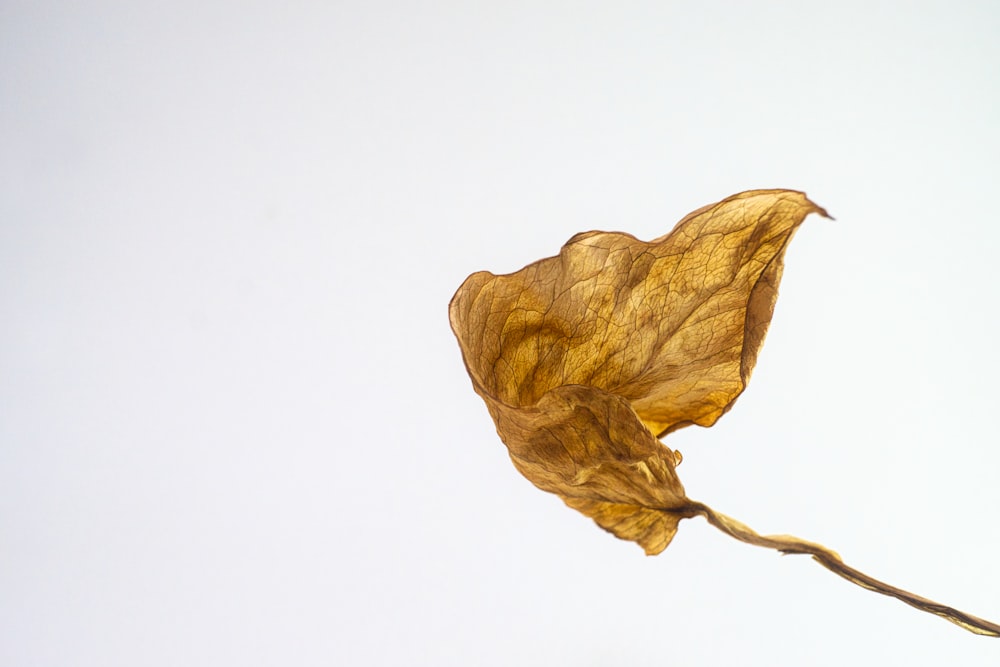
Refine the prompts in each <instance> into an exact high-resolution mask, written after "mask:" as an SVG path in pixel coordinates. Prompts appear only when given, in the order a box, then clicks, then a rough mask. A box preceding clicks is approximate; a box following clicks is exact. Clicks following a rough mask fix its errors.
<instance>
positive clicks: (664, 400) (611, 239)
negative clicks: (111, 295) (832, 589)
mask: <svg viewBox="0 0 1000 667" xmlns="http://www.w3.org/2000/svg"><path fill="white" fill-rule="evenodd" d="M810 213H818V214H820V215H823V216H827V213H826V211H824V210H823V209H822V208H820V207H819V206H817V205H816V204H814V203H813V202H811V201H809V200H808V199H807V198H806V196H805V195H804V194H803V193H801V192H795V191H791V190H753V191H749V192H744V193H741V194H737V195H734V196H732V197H729V198H727V199H724V200H723V201H721V202H719V203H717V204H713V205H711V206H707V207H705V208H703V209H700V210H698V211H695V212H694V213H692V214H690V215H688V216H687V217H685V218H684V219H683V220H681V221H680V222H679V223H678V224H677V226H676V227H675V228H674V230H673V231H672V232H670V233H669V234H667V235H666V236H663V237H660V238H658V239H655V240H653V241H650V242H644V241H639V240H638V239H636V238H635V237H633V236H630V235H628V234H622V233H607V232H587V233H584V234H578V235H576V236H574V237H573V238H572V239H570V241H569V242H568V243H567V244H566V245H565V246H563V248H562V250H561V251H560V253H559V255H558V256H556V257H549V258H546V259H543V260H540V261H537V262H535V263H533V264H530V265H528V266H526V267H525V268H523V269H521V270H520V271H517V272H515V273H511V274H507V275H500V276H497V275H494V274H492V273H488V272H485V271H483V272H479V273H475V274H473V275H471V276H469V278H468V279H466V281H465V282H464V283H463V284H462V286H461V287H460V288H459V289H458V292H456V293H455V296H454V298H453V299H452V301H451V306H450V318H451V325H452V329H453V330H454V332H455V335H456V336H457V338H458V341H459V345H460V346H461V348H462V354H463V357H464V359H465V364H466V368H467V369H468V371H469V376H470V377H471V378H472V384H473V387H474V388H475V390H476V392H477V393H478V394H479V395H480V396H481V397H482V398H483V400H484V401H485V402H486V405H487V407H488V408H489V411H490V415H491V416H492V417H493V420H494V422H495V423H496V427H497V433H498V434H499V435H500V438H501V439H502V440H503V442H504V443H505V444H506V445H507V449H508V451H509V453H510V457H511V460H512V461H513V462H514V465H515V466H516V467H517V469H518V470H519V471H520V472H521V474H523V475H524V476H525V477H527V478H528V479H529V480H530V481H531V482H532V483H533V484H535V486H537V487H539V488H540V489H543V490H545V491H548V492H550V493H554V494H557V495H558V496H560V497H561V498H562V499H563V501H564V502H565V503H566V504H567V505H569V506H570V507H572V508H574V509H576V510H578V511H580V512H582V513H583V514H585V515H587V516H589V517H591V518H592V519H593V520H594V521H596V522H597V524H598V525H599V526H601V527H602V528H604V529H605V530H608V531H610V532H611V533H613V534H615V535H616V536H618V537H620V538H622V539H626V540H631V541H634V542H637V543H638V544H639V545H640V546H642V548H643V549H644V550H645V551H646V553H647V554H657V553H660V552H661V551H663V550H664V549H665V548H666V547H667V546H668V545H669V544H670V541H671V539H673V537H674V535H675V533H676V532H677V526H678V523H679V521H680V520H681V519H683V518H686V517H693V516H704V517H705V518H706V519H708V520H709V522H711V523H712V524H713V525H715V526H716V527H718V528H719V529H720V530H722V531H723V532H726V533H727V534H729V535H731V536H733V537H735V538H736V539H739V540H742V541H744V542H748V543H750V544H755V545H758V546H764V547H769V548H772V549H778V550H780V551H784V552H786V553H807V554H810V555H812V556H813V558H815V559H816V560H817V561H819V562H820V563H821V564H823V565H824V567H827V568H828V569H830V570H831V571H833V572H835V573H837V574H838V575H840V576H842V577H844V578H845V579H848V580H849V581H852V582H853V583H856V584H858V585H860V586H863V587H865V588H869V589H870V590H874V591H876V592H879V593H883V594H885V595H891V596H893V597H897V598H899V599H900V600H903V601H904V602H906V603H907V604H911V605H913V606H915V607H917V608H920V609H923V610H924V611H929V612H931V613H935V614H938V615H940V616H942V617H944V618H946V619H948V620H949V621H952V622H954V623H957V624H959V625H961V626H962V627H965V628H966V629H968V630H971V631H973V632H978V633H981V634H991V635H994V636H996V635H997V634H998V633H1000V626H996V625H994V624H992V623H989V622H987V621H983V620H982V619H978V618H976V617H974V616H969V615H967V614H963V613H962V612H958V611H956V610H954V609H952V608H950V607H945V606H944V605H939V604H937V603H933V602H931V601H929V600H926V599H924V598H920V597H918V596H915V595H913V594H910V593H907V592H906V591H902V590H900V589H897V588H894V587H891V586H889V585H888V584H884V583H882V582H879V581H878V580H875V579H872V578H871V577H868V576H867V575H865V574H863V573H861V572H858V571H857V570H854V569H852V568H850V567H848V566H847V565H845V564H844V563H843V562H842V561H841V560H840V557H839V556H837V554H835V553H834V552H832V551H830V550H828V549H826V548H825V547H822V546H820V545H816V544H813V543H810V542H806V541H804V540H800V539H798V538H794V537H788V536H761V535H758V534H757V533H755V532H753V531H752V530H750V529H749V528H747V527H746V526H744V525H743V524H741V523H739V522H738V521H736V520H734V519H731V518H729V517H726V516H725V515H723V514H720V513H718V512H715V511H714V510H712V509H711V508H709V507H707V506H705V505H703V504H702V503H698V502H695V501H692V500H690V499H689V498H688V497H687V496H686V495H685V492H684V488H683V486H682V485H681V483H680V480H679V479H678V477H677V474H676V471H675V467H676V465H677V463H678V462H679V460H680V456H679V454H677V453H675V452H673V451H671V450H670V449H669V448H667V447H666V446H664V445H663V444H662V443H660V442H659V440H657V438H658V437H660V436H663V435H665V434H667V433H669V432H671V431H673V430H676V429H678V428H681V427H683V426H687V425H689V424H698V425H700V426H711V425H712V424H714V423H715V422H716V421H717V420H718V419H719V417H721V416H722V415H723V414H724V413H725V412H726V411H727V410H729V408H730V407H731V406H732V405H733V402H734V401H735V400H736V399H737V397H739V395H740V393H742V391H743V389H744V388H745V387H746V383H747V380H748V379H749V377H750V372H751V371H752V370H753V366H754V364H755V363H756V360H757V352H758V351H759V349H760V346H761V344H762V343H763V341H764V335H765V334H766V332H767V328H768V325H769V323H770V321H771V315H772V313H773V310H774V303H775V299H776V298H777V287H778V282H779V281H780V279H781V272H782V267H783V257H784V253H785V248H786V247H787V244H788V241H789V239H790V238H791V237H792V235H793V234H794V232H795V230H796V229H797V228H798V226H799V225H800V224H801V223H802V221H803V220H804V219H805V217H806V216H807V215H809V214H810ZM827 217H829V216H827Z"/></svg>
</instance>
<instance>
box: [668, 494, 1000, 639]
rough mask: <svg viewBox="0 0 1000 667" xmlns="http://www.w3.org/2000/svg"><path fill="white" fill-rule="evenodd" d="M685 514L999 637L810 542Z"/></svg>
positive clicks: (989, 626) (702, 511)
mask: <svg viewBox="0 0 1000 667" xmlns="http://www.w3.org/2000/svg"><path fill="white" fill-rule="evenodd" d="M683 513H684V514H685V515H687V516H703V517H705V519H706V520H707V521H708V522H709V523H710V524H712V525H713V526H715V527H716V528H718V529H719V530H721V531H722V532H724V533H726V534H727V535H729V536H730V537H734V538H736V539H737V540H739V541H740V542H745V543H747V544H752V545H754V546H758V547H766V548H768V549H775V550H777V551H780V552H782V553H785V554H808V555H810V556H812V557H813V560H815V561H816V562H818V563H819V564H820V565H822V566H823V567H825V568H826V569H828V570H830V571H831V572H833V573H834V574H836V575H838V576H840V577H843V578H844V579H847V580H848V581H850V582H852V583H854V584H857V585H858V586H861V587H862V588H867V589H868V590H870V591H874V592H876V593H881V594H882V595H888V596H890V597H894V598H896V599H897V600H900V601H902V602H905V603H906V604H908V605H910V606H911V607H915V608H917V609H919V610H920V611H925V612H928V613H931V614H934V615H935V616H940V617H941V618H943V619H945V620H946V621H951V622H952V623H954V624H955V625H958V626H961V627H963V628H965V629H966V630H968V631H969V632H974V633H976V634H977V635H986V636H989V637H1000V625H997V624H996V623H991V622H990V621H987V620H984V619H982V618H979V617H977V616H973V615H972V614H967V613H965V612H963V611H959V610H957V609H954V608H952V607H949V606H947V605H943V604H941V603H939V602H934V601H933V600H928V599H927V598H924V597H921V596H919V595H914V594H913V593H910V592H908V591H904V590H902V589H901V588H896V587H895V586H891V585H889V584H887V583H885V582H882V581H879V580H878V579H875V578H874V577H870V576H868V575H867V574H865V573H864V572H859V571H858V570H855V569H854V568H853V567H850V566H849V565H847V564H846V563H844V561H843V560H841V558H840V556H839V555H838V554H837V553H836V552H834V551H832V550H830V549H827V548H826V547H824V546H822V545H820V544H815V543H813V542H807V541H805V540H802V539H799V538H798V537H793V536H791V535H760V534H758V533H757V532H756V531H754V530H753V529H752V528H750V527H749V526H747V525H745V524H743V523H741V522H739V521H737V520H736V519H733V518H732V517H728V516H726V515H725V514H722V513H721V512H716V511H715V510H713V509H712V508H711V507H708V506H707V505H704V504H702V503H699V502H692V503H691V504H690V505H688V506H687V507H685V508H684V512H683Z"/></svg>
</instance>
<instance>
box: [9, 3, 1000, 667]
mask: <svg viewBox="0 0 1000 667" xmlns="http://www.w3.org/2000/svg"><path fill="white" fill-rule="evenodd" d="M997 7H998V6H997V4H996V3H993V2H955V1H950V2H872V1H871V0H865V1H859V2H845V1H843V0H841V1H839V2H830V1H829V0H824V1H823V2H787V3H777V2H765V3H754V2H746V3H744V2H699V3H693V2H648V3H638V2H630V3H593V2H547V3H540V2H530V3H529V2H524V3H521V2H509V1H504V2H482V3H479V2H451V3H443V2H423V3H419V2H413V3H410V2H395V3H385V2H358V3H348V2H337V1H333V2H325V3H321V2H316V3H295V2H292V3H277V2H268V3H259V2H258V3H254V2H235V1H234V2H228V3H227V2H214V1H213V2H183V1H182V2H158V3H152V2H139V3H136V2H120V3H111V2H89V3H69V2H66V3H54V2H15V1H8V2H4V3H3V5H2V7H0V102H2V103H0V147H2V148H0V189H2V191H0V273H2V280H0V664H3V665H10V666H11V667H20V666H53V667H55V666H64V665H74V666H76V665H81V666H82V665H94V666H101V667H107V666H112V665H122V666H126V665H127V666H134V665H213V666H214V665H283V666H284V665H411V664H427V665H561V664H576V665H727V666H728V665H838V666H839V665H848V664H850V665H860V664H897V665H942V664H950V665H996V664H997V660H998V659H1000V641H998V640H993V639H987V638H980V637H976V636H973V635H971V634H968V633H966V632H964V631H962V630H960V629H958V628H956V627H954V626H952V625H950V624H948V623H946V622H944V621H942V620H940V619H937V618H934V617H932V616H929V615H925V614H921V613H918V612H917V611H914V610H912V609H910V608H908V607H906V606H904V605H902V604H900V603H898V602H896V601H893V600H890V599H888V598H883V597H881V596H877V595H875V594H872V593H868V592H865V591H863V590H861V589H858V588H856V587H854V586H851V585H849V584H848V583H846V582H844V581H842V580H840V579H838V578H837V577H835V576H834V575H832V574H830V573H828V572H826V571H824V570H823V569H821V568H820V567H819V566H817V565H815V564H814V563H811V562H810V561H809V560H808V559H806V558H802V557H785V558H781V557H779V556H778V555H776V554H774V553H773V552H769V551H765V550H762V549H755V548H752V547H749V546H745V545H742V544H739V543H737V542H735V541H733V540H731V539H729V538H727V537H725V536H724V535H722V534H721V533H719V532H717V531H715V530H714V529H712V528H711V527H709V526H708V525H707V524H705V523H704V522H703V521H701V520H694V521H688V522H685V523H684V524H683V525H682V526H681V530H680V533H679V534H678V536H677V538H676V540H675V541H674V543H673V544H672V545H671V546H670V548H669V549H668V550H667V551H666V552H665V553H664V554H662V555H661V556H659V557H656V558H647V557H645V556H643V555H642V552H641V550H640V549H639V548H638V547H636V546H635V545H633V544H629V543H626V542H621V541H618V540H616V539H614V538H613V537H611V536H610V535H608V534H606V533H604V532H602V531H601V530H599V529H598V528H596V527H595V526H594V525H593V524H592V523H591V522H590V521H589V520H587V519H585V518H583V517H581V516H580V515H578V514H576V513H575V512H573V511H572V510H569V509H567V508H565V507H564V506H562V504H561V503H560V501H559V500H558V499H556V498H555V497H553V496H549V495H546V494H544V493H542V492H540V491H537V490H536V489H535V488H534V487H532V486H531V485H530V484H529V483H528V482H527V481H526V480H524V479H522V478H521V477H520V476H519V475H518V474H517V472H516V471H515V470H514V469H513V467H512V466H511V465H510V463H509V461H508V459H507V457H506V454H505V450H504V448H503V446H502V445H501V443H500V442H499V440H498V439H497V437H496V435H495V432H494V430H493V425H492V423H491V421H490V419H489V417H488V415H487V413H486V409H485V408H484V406H483V405H482V403H481V401H480V400H479V398H478V397H476V396H475V395H474V394H473V392H472V389H471V386H470V383H469V381H468V378H467V377H466V375H465V371H464V368H463V366H462V363H461V359H460V356H459V351H458V347H457V345H456V343H455V341H454V339H453V338H452V335H451V333H450V331H449V329H448V325H447V315H446V313H447V311H446V306H447V303H448V300H449V298H450V297H451V295H452V293H453V291H454V290H455V289H456V288H457V287H458V285H459V284H460V283H461V281H462V280H463V279H464V278H465V276H466V275H467V274H468V273H471V272H472V271H475V270H479V269H490V270H493V271H496V272H507V271H513V270H516V269H518V268H520V267H521V266H522V265H524V264H526V263H528V262H530V261H533V260H535V259H538V258H540V257H543V256H546V255H551V254H554V253H556V252H557V251H558V249H559V247H560V245H561V244H562V243H563V242H564V241H566V240H567V239H568V238H569V237H570V236H572V235H573V234H574V233H576V232H579V231H584V230H588V229H605V230H624V231H629V232H631V233H633V234H635V235H636V236H638V237H640V238H645V239H649V238H652V237H655V236H658V235H660V234H663V233H664V232H666V231H668V230H669V229H670V228H671V227H672V226H673V224H674V222H676V220H678V219H679V218H680V217H681V216H683V215H684V214H686V213H687V212H689V211H691V210H693V209H695V208H698V207H700V206H702V205H704V204H707V203H710V202H713V201H717V200H718V199H721V198H723V197H725V196H727V195H729V194H732V193H734V192H738V191H741V190H745V189H749V188H758V187H789V188H796V189H802V190H805V191H806V192H808V194H809V195H810V196H811V197H812V198H814V199H815V200H816V201H817V202H818V203H820V204H821V205H823V206H826V207H828V208H829V210H830V211H831V213H832V214H834V215H835V216H836V217H837V221H836V222H830V221H826V220H821V219H819V218H815V217H813V218H810V219H809V220H808V221H807V223H806V225H805V226H804V227H803V228H802V230H801V232H800V233H799V234H798V235H797V237H796V238H795V240H794V242H793V243H792V246H791V248H790V252H789V255H788V266H787V270H786V273H785V282H784V284H783V288H782V295H781V298H780V299H779V302H778V309H777V313H776V316H775V319H774V322H773V326H772V329H771V334H770V337H769V340H768V341H767V344H766V345H765V347H764V350H763V353H762V354H761V357H760V361H759V365H758V369H757V372H756V373H755V375H754V378H753V381H752V382H751V384H750V388H749V390H748V391H747V392H746V394H745V395H744V396H743V398H742V399H741V400H740V401H739V402H738V403H737V405H736V407H735V409H734V410H733V411H732V412H731V413H730V414H728V415H727V416H726V417H724V418H723V419H722V421H721V422H720V423H719V424H718V425H717V426H716V427H714V428H712V429H709V430H706V429H699V428H690V429H687V430H685V431H682V432H679V433H676V434H674V435H672V436H670V437H669V443H670V444H671V445H672V446H673V447H676V448H679V449H680V450H681V451H683V452H684V454H685V456H686V458H685V462H684V464H683V465H682V466H681V468H680V473H681V476H682V479H683V480H684V482H685V484H686V487H687V490H688V493H689V494H690V495H691V496H692V497H693V498H696V499H698V500H702V501H704V502H707V503H709V504H711V505H712V506H714V507H716V508H717V509H719V510H721V511H723V512H726V513H729V514H731V515H733V516H735V517H737V518H739V519H741V520H743V521H746V522H747V523H749V524H750V525H752V526H753V527H755V528H757V529H758V530H760V531H763V532H779V533H782V532H787V533H793V534H797V535H800V536H802V537H805V538H807V539H813V540H816V541H820V542H822V543H824V544H827V545H828V546H830V547H832V548H834V549H836V550H838V551H840V553H841V554H843V555H844V557H845V559H846V560H847V561H848V562H849V563H851V564H853V565H855V566H857V567H859V568H861V569H863V570H865V571H868V572H869V573H871V574H873V575H875V576H878V577H882V578H884V579H886V580H888V581H890V582H891V583H894V584H897V585H899V586H903V587H907V588H910V589H912V590H914V591H916V592H918V593H920V594H923V595H927V596H930V597H932V598H935V599H939V600H941V601H942V602H945V603H949V604H952V605H954V606H957V607H959V608H962V609H965V610H967V611H970V612H972V613H976V614H979V615H982V616H984V617H986V618H990V619H992V620H994V621H1000V568H998V567H997V563H998V562H1000V529H998V528H997V520H996V516H997V508H998V506H1000V490H998V484H997V482H998V477H1000V472H998V471H1000V453H998V448H997V434H996V420H995V417H994V415H995V411H996V404H997V402H998V399H1000V389H998V385H997V381H996V378H997V377H1000V356H998V353H997V343H996V341H997V340H998V339H1000V319H998V315H997V308H996V306H997V302H998V297H1000V278H998V277H997V273H996V265H997V258H996V249H997V244H998V241H1000V235H998V233H997V226H998V225H997V219H996V206H995V197H996V190H997V184H998V181H1000V39H998V38H997V35H1000V10H998V9H997Z"/></svg>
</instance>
